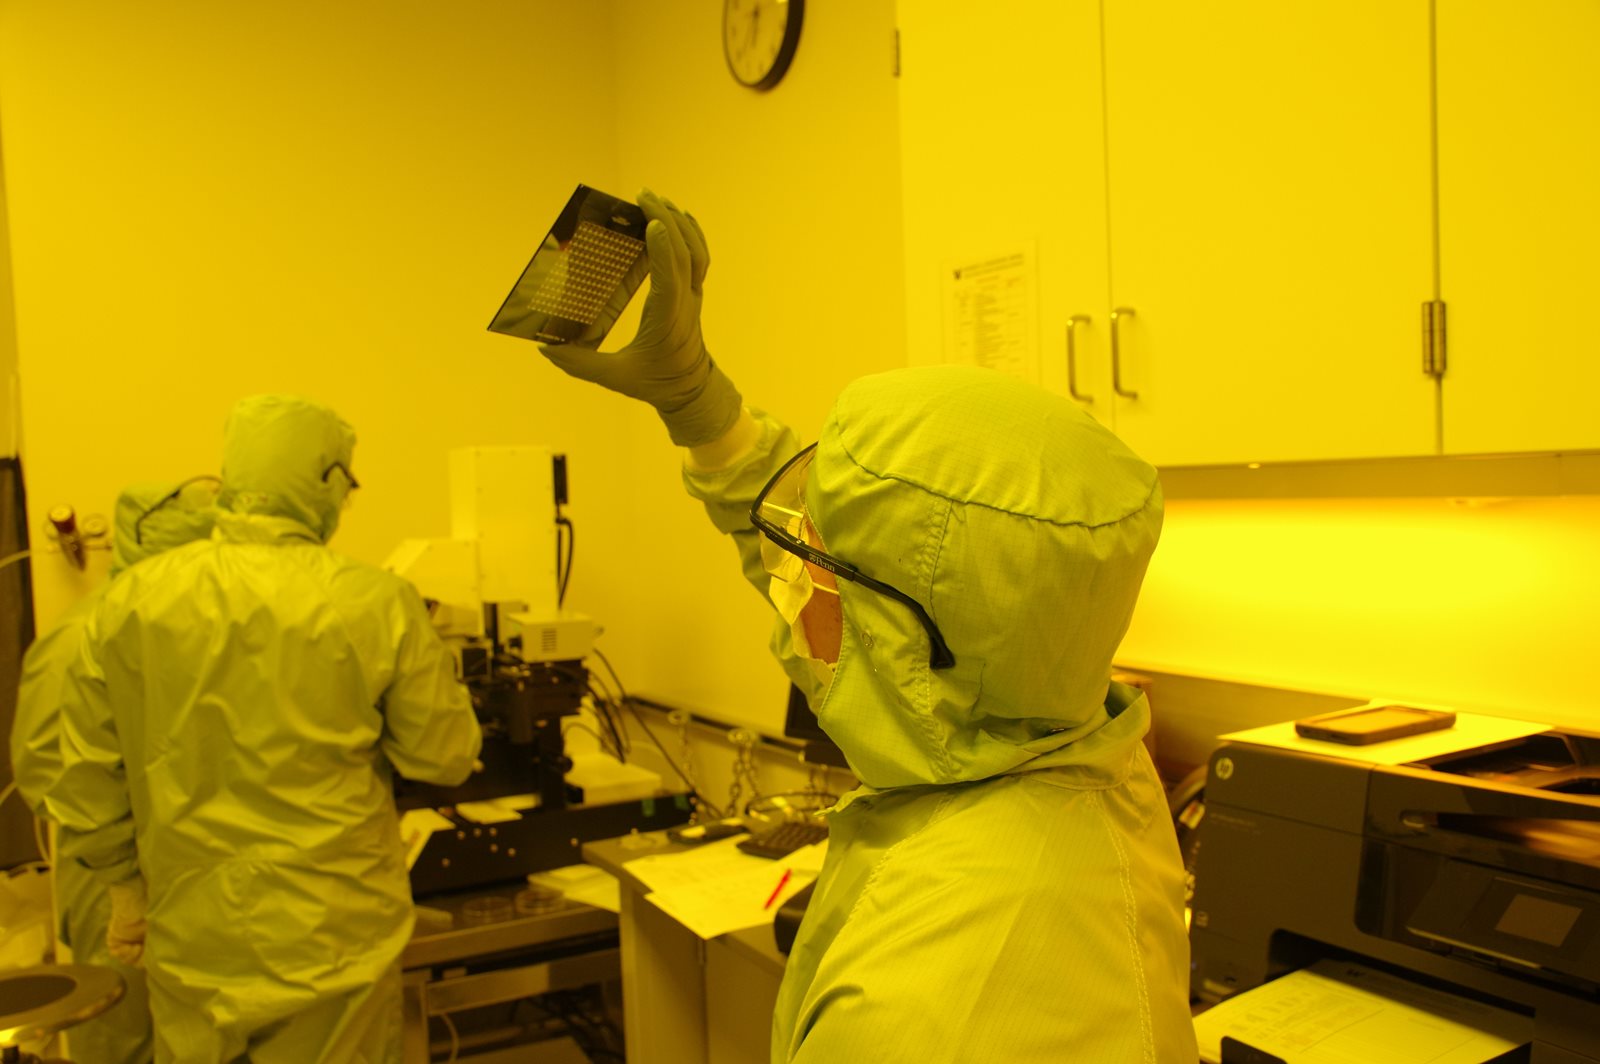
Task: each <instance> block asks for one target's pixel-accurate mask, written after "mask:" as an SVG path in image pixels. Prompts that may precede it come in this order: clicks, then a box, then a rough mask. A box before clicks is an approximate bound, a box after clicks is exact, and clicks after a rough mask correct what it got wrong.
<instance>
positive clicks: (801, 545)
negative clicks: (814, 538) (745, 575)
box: [750, 443, 956, 669]
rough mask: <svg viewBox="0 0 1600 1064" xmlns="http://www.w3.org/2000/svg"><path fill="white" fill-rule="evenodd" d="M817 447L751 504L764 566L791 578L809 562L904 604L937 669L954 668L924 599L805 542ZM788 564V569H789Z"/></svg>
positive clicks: (794, 461) (789, 463) (793, 463)
mask: <svg viewBox="0 0 1600 1064" xmlns="http://www.w3.org/2000/svg"><path fill="white" fill-rule="evenodd" d="M816 450H817V445H816V444H814V443H813V444H812V445H811V446H809V447H807V448H806V449H805V450H803V451H801V452H800V453H799V454H797V455H795V456H794V457H793V458H791V459H789V460H788V461H787V462H785V463H784V465H783V468H782V469H780V470H778V474H777V475H776V476H775V477H773V478H772V479H771V480H770V481H768V482H767V486H766V487H765V488H762V489H761V494H759V495H757V496H756V500H755V502H753V503H752V504H751V505H750V523H751V524H753V525H755V527H756V528H757V530H759V531H760V532H761V534H762V536H763V539H762V542H761V560H762V562H763V563H764V564H765V565H766V567H767V571H768V572H770V573H772V574H773V575H774V576H776V577H778V579H780V580H782V579H793V578H794V577H797V576H798V575H799V572H798V567H799V566H800V565H803V564H805V563H807V562H809V563H810V564H812V565H815V566H817V567H818V568H820V569H825V570H827V571H828V572H830V573H832V574H833V575H834V576H835V577H837V578H838V579H840V580H848V581H850V582H851V583H853V584H860V585H861V586H862V587H864V588H868V589H869V590H872V591H876V592H877V593H878V594H880V595H883V596H885V597H887V598H891V599H894V600H895V601H896V602H899V603H902V604H903V605H904V606H905V607H906V608H907V609H909V610H910V611H911V612H912V613H914V614H916V617H917V621H918V622H919V623H920V624H921V625H922V629H923V631H925V632H927V633H928V647H929V652H928V666H929V667H930V668H934V669H948V668H950V667H951V666H952V665H954V664H955V663H956V658H955V655H954V654H952V653H950V647H949V646H948V645H946V643H945V641H944V635H943V634H942V633H941V632H940V631H939V626H938V625H937V624H935V623H933V618H932V617H930V616H928V611H927V610H925V609H923V608H922V604H921V603H920V602H918V601H917V600H916V599H914V598H912V597H911V596H910V595H907V594H906V593H905V592H903V591H900V590H898V589H897V588H894V587H891V586H889V585H888V584H885V583H883V582H882V581H881V580H874V579H872V577H870V576H867V575H866V574H865V573H863V572H861V571H860V570H859V569H857V568H856V567H855V566H853V565H851V564H850V563H849V562H846V561H841V560H840V559H838V558H835V557H834V556H833V555H831V554H828V553H827V552H825V551H822V550H819V549H818V548H816V547H814V546H812V545H811V544H809V543H807V542H806V541H805V537H806V530H807V527H808V526H809V524H810V521H809V518H807V516H806V506H805V497H806V481H807V480H808V479H809V478H810V475H811V459H812V457H813V455H815V454H816ZM786 555H787V557H785V556H786ZM791 559H792V560H791ZM785 566H788V567H789V568H787V569H785V568H784V567H785ZM786 572H788V573H791V574H792V575H791V576H788V577H786V576H785V575H784V574H785V573H786Z"/></svg>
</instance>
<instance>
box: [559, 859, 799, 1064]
mask: <svg viewBox="0 0 1600 1064" xmlns="http://www.w3.org/2000/svg"><path fill="white" fill-rule="evenodd" d="M636 840H644V841H645V842H646V846H645V847H643V848H638V847H636V846H635V845H634V843H635V841H636ZM625 842H626V843H627V844H625ZM686 848H687V847H685V846H682V845H680V844H677V843H672V842H668V841H667V839H666V835H665V833H664V832H650V833H646V834H644V835H639V836H630V837H629V838H628V840H624V839H605V840H602V841H600V842H590V843H585V844H584V847H583V859H584V860H585V861H587V862H589V863H590V864H592V865H595V866H596V867H599V868H603V869H605V870H606V871H607V872H610V873H611V874H612V875H614V876H616V877H617V880H618V882H619V883H621V885H622V914H621V919H620V923H619V927H618V933H619V936H620V946H621V951H622V1013H623V1023H624V1026H625V1030H626V1035H627V1040H628V1064H752V1062H754V1061H764V1060H766V1059H767V1055H768V1052H769V1045H770V1040H771V1028H772V1008H773V1005H774V1004H775V1003H776V1002H777V999H778V984H779V983H780V982H781V981H782V979H783V966H784V956H783V954H781V953H779V952H778V949H777V946H776V944H775V943H774V941H773V937H772V928H771V927H770V926H768V927H754V928H750V929H748V930H744V931H735V932H732V933H730V934H726V935H719V936H718V937H717V938H714V939H711V940H710V941H709V942H708V941H705V940H703V939H701V938H700V937H699V936H697V935H695V934H694V933H693V932H692V931H690V930H688V929H687V928H685V927H684V926H683V925H681V924H679V923H678V922H677V921H676V920H674V919H672V917H670V916H668V915H667V914H666V913H664V912H662V911H661V910H660V909H658V908H656V907H655V906H654V905H652V904H650V902H648V901H646V900H645V898H644V893H645V887H644V884H643V883H641V882H639V880H638V879H636V878H634V876H633V875H631V874H630V873H629V872H628V871H627V869H626V868H625V867H624V866H625V864H626V862H628V861H631V860H634V859H635V858H639V857H645V856H648V855H650V854H659V853H673V852H675V851H677V850H682V849H686Z"/></svg>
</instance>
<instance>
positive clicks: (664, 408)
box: [539, 189, 744, 447]
mask: <svg viewBox="0 0 1600 1064" xmlns="http://www.w3.org/2000/svg"><path fill="white" fill-rule="evenodd" d="M639 207H640V209H641V210H643V211H644V214H645V217H646V218H648V219H649V224H648V226H647V227H646V228H645V234H644V238H645V246H646V248H647V249H648V254H647V256H646V260H647V264H648V269H649V271H650V292H649V294H648V295H647V296H646V297H645V301H644V313H643V314H642V315H641V317H640V320H639V332H638V335H636V336H635V337H634V338H633V341H632V342H631V343H629V344H628V345H627V346H626V347H624V348H622V349H621V350H620V351H613V352H606V351H597V350H595V349H594V347H592V346H589V345H586V344H584V342H583V341H581V340H578V341H574V342H572V343H569V344H561V345H558V346H552V345H546V344H541V345H540V347H539V350H540V351H542V352H543V353H544V356H545V357H546V358H548V359H549V360H550V361H551V362H552V363H554V364H555V365H556V366H557V367H559V368H560V369H561V370H562V372H564V373H566V374H568V375H569V376H572V377H577V378H578V379H580V380H586V381H593V382H594V383H595V384H598V385H600V386H602V387H604V388H609V389H611V390H612V391H614V392H619V393H621V394H623V395H627V396H631V397H632V398H634V399H642V400H643V401H645V402H647V403H649V404H650V405H651V406H653V407H655V408H656V412H657V413H658V414H660V415H661V420H662V421H663V422H665V423H666V426H667V431H668V432H669V433H671V435H672V442H673V443H676V444H678V445H679V446H680V447H696V446H699V445H701V444H706V443H710V442H712V441H713V440H717V439H719V438H721V437H722V435H723V434H724V433H725V432H727V431H728V430H729V429H730V428H732V427H733V425H734V423H735V422H736V421H738V419H739V412H740V411H741V410H742V409H743V406H744V403H743V400H742V399H741V398H740V396H739V390H738V389H737V388H735V387H734V386H733V382H732V381H730V380H729V379H728V378H727V377H726V376H725V375H724V374H723V372H722V371H721V370H720V369H718V368H717V365H716V363H715V362H713V361H711V356H710V355H709V354H708V353H707V352H706V346H705V341H704V340H703V339H701V336H700V302H701V298H702V295H703V289H704V285H705V279H706V269H707V267H709V266H710V265H711V253H710V252H709V251H708V250H707V249H706V238H705V234H704V233H702V232H701V231H700V223H699V222H697V221H695V220H694V218H693V217H691V216H690V215H689V214H688V213H686V212H684V211H680V210H679V209H678V208H677V207H675V206H673V204H672V203H671V202H670V201H668V200H664V199H662V198H661V197H660V196H657V195H656V194H655V193H653V192H651V191H650V190H649V189H645V190H644V191H642V192H640V193H639Z"/></svg>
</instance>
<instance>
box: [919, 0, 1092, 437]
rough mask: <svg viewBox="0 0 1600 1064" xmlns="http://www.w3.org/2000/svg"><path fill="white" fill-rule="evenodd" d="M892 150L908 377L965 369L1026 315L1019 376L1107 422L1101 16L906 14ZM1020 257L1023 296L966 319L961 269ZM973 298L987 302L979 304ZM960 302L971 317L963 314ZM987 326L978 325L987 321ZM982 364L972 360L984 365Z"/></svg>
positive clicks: (1037, 9)
mask: <svg viewBox="0 0 1600 1064" xmlns="http://www.w3.org/2000/svg"><path fill="white" fill-rule="evenodd" d="M897 20H898V23H899V29H900V136H901V167H902V188H903V193H904V210H905V268H906V313H907V340H908V345H909V350H910V353H911V361H912V362H913V363H918V364H928V363H937V362H948V361H970V360H971V359H972V353H973V352H972V347H973V344H972V343H971V341H972V340H973V339H974V337H975V336H976V338H977V340H978V341H979V342H978V345H977V346H979V347H982V346H983V342H982V341H983V334H985V333H986V332H992V331H994V330H997V329H1000V328H1002V327H1009V326H1007V324H1006V323H1005V322H1002V321H1000V320H999V319H1000V317H1001V315H1002V313H1005V312H1008V311H1016V310H1019V309H1025V313H1026V315H1027V320H1026V321H1025V322H1020V323H1018V322H1012V323H1011V325H1020V326H1021V327H1022V328H1023V331H1024V332H1025V333H1026V337H1025V338H1024V339H1025V342H1026V344H1027V345H1028V346H1029V359H1028V360H1027V361H1028V365H1026V366H1022V367H1012V368H1014V369H1019V370H1020V375H1022V376H1025V377H1030V378H1032V379H1034V380H1037V381H1039V382H1040V383H1042V384H1044V386H1045V387H1047V388H1050V389H1052V390H1054V391H1057V392H1060V393H1062V394H1065V393H1066V392H1067V390H1068V380H1067V357H1066V330H1067V327H1068V323H1069V321H1070V320H1071V319H1072V317H1073V316H1074V315H1082V316H1084V317H1087V318H1088V319H1089V320H1088V321H1087V322H1080V323H1079V324H1078V326H1077V330H1076V344H1077V348H1078V359H1077V362H1078V391H1079V393H1080V394H1082V395H1084V396H1087V397H1090V398H1087V399H1084V400H1083V402H1084V404H1085V406H1087V407H1088V408H1089V409H1090V410H1091V412H1093V413H1094V414H1095V415H1096V416H1097V417H1100V418H1101V419H1102V420H1103V421H1106V422H1109V420H1110V415H1111V409H1112V408H1111V404H1110V394H1109V382H1108V380H1107V365H1108V363H1107V361H1106V356H1105V336H1106V333H1105V326H1106V319H1105V310H1106V306H1107V288H1106V246H1105V157H1104V154H1103V124H1102V119H1103V116H1102V110H1101V104H1100V100H1101V96H1100V25H1099V10H1098V8H1097V6H1096V4H1095V3H1093V2H1092V0H1063V2H1052V3H1039V2H1038V0H993V2H989V3H982V4H953V3H945V2H934V0H901V3H900V7H899V12H898V16H897ZM1018 255H1020V256H1022V257H1023V258H1024V259H1025V262H1024V264H1023V266H1022V267H1021V269H1020V270H1019V271H1017V272H1016V273H1015V274H1014V275H1013V276H1012V277H1011V278H1010V279H1011V280H1012V281H1014V282H1016V283H1017V286H1018V287H1025V288H1026V292H1021V291H1017V290H1016V289H1015V288H1014V289H1012V290H1011V291H1010V292H1009V296H1008V294H1007V293H1005V292H1002V293H999V300H998V302H1001V303H1003V301H1004V300H1005V299H1007V298H1011V297H1014V298H1015V304H1014V305H1011V306H1009V307H1007V306H1003V305H997V303H991V304H990V305H989V306H988V307H987V308H984V307H981V306H980V307H978V308H977V309H976V311H975V313H976V314H978V316H979V318H978V320H974V319H973V318H972V317H971V316H970V313H969V316H968V317H967V318H966V319H964V320H957V319H958V316H959V315H960V314H961V313H968V312H974V308H973V306H972V299H970V298H969V296H971V295H972V293H971V292H969V291H967V290H966V288H964V287H963V286H962V285H957V284H954V283H953V280H954V279H953V278H952V276H951V271H952V270H953V269H954V268H956V267H960V266H973V265H979V264H983V263H986V262H995V261H999V260H1006V259H1010V258H1014V257H1016V256H1018ZM977 298H979V299H983V298H985V297H984V296H983V294H982V293H981V292H980V293H978V294H977ZM958 301H964V308H965V309H964V310H963V308H962V307H958V306H957V305H956V304H957V302H958ZM985 314H986V315H987V318H985V317H983V316H984V315H985ZM981 354H982V352H980V355H981Z"/></svg>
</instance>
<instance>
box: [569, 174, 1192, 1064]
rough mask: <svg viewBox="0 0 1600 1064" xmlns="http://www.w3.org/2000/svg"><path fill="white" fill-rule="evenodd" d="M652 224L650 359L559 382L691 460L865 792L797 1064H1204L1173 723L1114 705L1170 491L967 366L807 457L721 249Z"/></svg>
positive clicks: (777, 1054)
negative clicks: (716, 285)
mask: <svg viewBox="0 0 1600 1064" xmlns="http://www.w3.org/2000/svg"><path fill="white" fill-rule="evenodd" d="M640 206H641V207H642V208H643V209H644V211H645V214H646V215H647V216H648V217H649V219H650V221H649V227H648V230H647V233H646V241H647V244H648V251H649V254H648V262H649V271H650V282H651V287H650V293H649V296H648V298H647V300H646V302H645V308H644V313H643V317H642V319H641V322H640V327H639V333H638V335H637V336H636V337H635V339H634V340H633V342H632V343H630V344H628V345H627V346H626V347H624V348H623V349H621V350H620V351H617V352H615V353H600V352H597V351H594V350H587V349H585V347H584V345H583V344H576V345H565V346H558V347H546V348H544V353H545V355H546V357H548V358H549V359H550V360H551V361H552V362H553V363H555V364H556V365H557V366H559V367H560V368H561V369H562V370H564V371H565V372H567V373H568V374H570V375H572V376H574V377H579V378H583V379H586V380H591V381H595V382H596V383H599V384H602V385H604V386H606V387H608V388H611V389H613V390H615V391H619V392H622V393H623V394H627V395H630V396H633V397H635V398H639V399H643V400H645V401H647V402H649V403H651V404H652V405H653V406H655V408H656V409H657V411H658V413H659V414H660V415H661V418H662V420H663V421H664V422H665V423H666V426H667V428H668V430H669V432H670V434H671V436H672V439H673V441H674V442H675V443H677V444H679V445H680V446H684V447H687V448H689V452H688V456H687V461H686V468H685V472H684V480H685V483H686V485H687V487H688V489H689V491H690V493H691V494H693V495H695V496H696V497H698V498H700V499H701V500H703V501H704V503H705V506H706V509H707V512H708V513H709V514H710V515H711V518H712V520H713V522H714V523H715V524H716V526H717V527H718V528H719V529H720V530H721V531H723V532H725V533H728V534H730V535H731V536H732V537H733V540H734V542H735V545H736V546H737V547H738V550H739V555H740V559H741V561H742V563H743V566H744V571H745V574H746V576H747V577H748V578H749V580H750V581H751V582H752V583H753V584H754V585H755V586H756V587H757V588H758V589H760V590H761V591H762V592H764V593H766V594H767V595H768V598H769V600H770V601H771V602H772V604H773V606H774V607H775V608H776V609H777V610H778V612H779V618H778V620H777V622H776V625H775V631H774V637H773V649H774V651H775V652H776V654H777V656H778V657H779V659H780V660H781V661H782V662H783V664H784V666H785V669H786V671H787V672H788V674H789V676H790V677H791V678H792V679H793V680H794V681H795V682H796V683H798V684H799V685H800V686H801V688H802V690H804V691H805V692H806V694H807V696H808V698H809V699H810V701H811V704H812V706H813V707H814V708H815V710H816V712H817V715H818V718H819V719H820V721H821V724H822V727H823V729H824V730H825V731H826V732H827V733H828V735H829V736H830V737H831V738H832V739H833V740H834V742H836V743H837V744H838V745H839V746H840V747H841V748H842V749H843V750H844V752H845V755H846V757H847V758H848V759H849V762H850V766H851V769H852V770H853V771H854V772H855V774H856V776H857V777H858V778H859V779H860V781H861V786H860V787H859V788H858V789H856V790H855V791H853V792H851V793H850V794H848V795H846V796H845V797H844V799H843V800H841V801H840V802H839V803H838V805H837V806H836V807H835V808H834V809H833V810H832V811H831V813H830V814H829V816H828V825H829V832H830V843H829V848H828V855H827V859H826V863H825V864H824V866H823V869H822V873H821V875H820V877H819V878H818V880H817V883H816V887H815V892H814V894H813V896H812V898H811V901H810V904H809V907H808V909H807V911H806V915H805V919H804V922H803V923H802V924H801V927H800V930H799V934H798V937H797V939H796V941H795V944H794V948H793V951H792V952H791V954H790V956H789V961H788V965H787V967H786V968H785V972H784V979H783V985H782V988H781V990H780V991H779V996H778V1004H777V1010H776V1014H775V1016H774V1017H773V1026H772V1060H773V1061H775V1062H789V1061H795V1062H805V1064H834V1062H837V1061H858V1060H861V1061H865V1060H871V1061H886V1062H899V1061H904V1062H907V1064H912V1062H914V1064H942V1062H950V1064H956V1062H960V1064H974V1062H986V1061H993V1062H997V1064H1000V1062H1003V1064H1025V1062H1057V1061H1083V1062H1093V1064H1120V1062H1161V1064H1165V1062H1173V1064H1178V1062H1182V1064H1192V1062H1193V1061H1194V1060H1195V1059H1196V1049H1195V1037H1194V1031H1193V1027H1192V1025H1191V1023H1190V1016H1189V1007H1188V959H1189V954H1188V940H1187V936H1186V934H1185V930H1184V923H1183V869H1182V866H1181V863H1180V860H1179V855H1178V849H1177V844H1176V840H1175V838H1174V834H1173V829H1172V824H1171V821H1170V819H1169V817H1168V815H1167V811H1166V802H1165V798H1164V795H1163V791H1162V787H1161V784H1160V782H1159V780H1158V779H1157V776H1156V773H1155V770H1154V767H1153V766H1152V764H1151V761H1150V757H1149V755H1148V754H1147V753H1146V751H1145V748H1144V745H1143V743H1142V742H1141V739H1142V737H1143V735H1144V734H1145V732H1146V730H1147V729H1148V728H1149V726H1150V713H1149V706H1148V704H1147V703H1146V701H1145V699H1144V697H1143V696H1142V695H1141V694H1140V693H1139V692H1138V691H1136V690H1133V689H1131V688H1129V687H1126V686H1123V685H1122V684H1119V683H1114V682H1112V681H1111V679H1110V671H1111V658H1112V654H1113V652H1114V651H1115V649H1116V647H1117V644H1118V642H1119V641H1120V640H1121V638H1122V635H1123V633H1124V631H1125V630H1126V628H1127V625H1128V621H1129V618H1130V616H1131V614H1132V611H1133V606H1134V600H1135V598H1136V597H1137V594H1138V590H1139V585H1140V582H1141V580H1142V578H1143V575H1144V571H1145V566H1146V564H1147V562H1148V560H1149V557H1150V554H1151V551H1152V550H1153V549H1154V547H1155V543H1156V539H1157V536H1158V534H1159V531H1160V526H1161V512H1162V506H1161V490H1160V487H1159V485H1158V483H1157V480H1156V473H1155V470H1154V469H1152V468H1151V467H1150V466H1149V465H1147V464H1146V463H1145V462H1143V461H1142V460H1140V459H1139V458H1138V457H1137V456H1136V455H1134V454H1133V453H1132V452H1131V451H1129V450H1128V449H1127V448H1126V447H1125V446H1124V445H1123V444H1122V443H1121V442H1120V441H1118V440H1117V439H1116V437H1115V436H1113V435H1112V434H1111V433H1110V432H1108V431H1106V430H1105V429H1104V428H1102V427H1101V426H1099V425H1098V424H1097V423H1096V422H1095V421H1094V420H1093V419H1092V418H1090V417H1089V416H1088V415H1087V414H1085V413H1084V412H1083V411H1082V410H1081V409H1079V408H1078V407H1077V405H1076V404H1074V403H1072V402H1070V401H1069V400H1067V399H1064V398H1061V397H1058V396H1054V395H1051V394H1049V393H1046V392H1044V391H1042V390H1040V389H1038V388H1035V387H1033V386H1031V385H1028V384H1025V383H1023V382H1021V381H1018V380H1014V379H1012V378H1009V377H1006V376H1004V375H1001V374H999V373H995V372H992V371H987V370H981V369H976V368H971V367H955V366H944V367H930V368H924V369H906V370H899V371H894V372H890V373H884V374H879V375H876V376H870V377H866V378H863V379H861V380H858V381H856V382H855V383H853V384H851V385H850V386H848V387H847V388H846V389H845V390H844V392H843V394H841V395H840V397H839V398H838V400H837V402H836V403H835V405H834V407H833V410H832V412H831V413H830V414H829V416H828V418H827V421H826V423H825V424H824V426H823V429H822V435H821V438H820V440H819V442H818V443H817V444H816V445H815V447H814V448H812V449H806V450H802V449H801V447H800V445H799V443H798V442H797V441H796V439H795V438H794V436H793V435H792V434H791V433H790V432H789V431H788V430H787V429H786V428H784V427H783V426H782V425H780V424H779V423H778V422H777V421H776V420H774V419H773V418H771V417H769V416H767V415H765V414H763V413H761V412H759V411H757V410H753V409H749V408H746V407H744V406H743V404H742V401H741V398H740V395H739V393H738V391H737V390H736V389H735V388H734V386H733V385H732V383H731V382H729V380H728V378H727V377H726V376H724V375H723V373H722V372H721V371H720V370H719V369H718V368H717V367H716V365H715V364H714V363H713V362H712V361H711V359H710V357H709V356H708V355H707V353H706V349H705V346H704V343H703V341H702V339H701V332H700V303H701V296H702V286H703V282H704V280H705V275H706V268H707V264H708V261H709V257H708V255H707V252H706V245H705V240H704V236H703V235H702V233H701V231H700V228H699V225H698V223H697V222H695V220H694V219H693V218H691V217H690V216H689V215H687V214H685V213H684V212H682V211H679V210H678V209H676V208H675V207H673V206H672V205H671V204H670V203H668V202H666V201H664V200H661V199H659V198H658V197H656V196H654V195H653V194H651V193H649V192H645V193H642V194H641V197H640Z"/></svg>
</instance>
